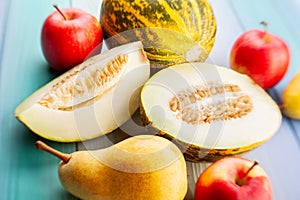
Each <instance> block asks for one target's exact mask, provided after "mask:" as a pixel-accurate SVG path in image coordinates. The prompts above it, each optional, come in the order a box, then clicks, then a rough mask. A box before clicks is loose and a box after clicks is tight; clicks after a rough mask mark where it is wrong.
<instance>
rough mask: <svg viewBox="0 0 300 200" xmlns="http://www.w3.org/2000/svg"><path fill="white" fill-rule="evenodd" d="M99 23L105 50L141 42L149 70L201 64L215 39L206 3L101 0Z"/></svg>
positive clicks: (195, 0) (201, 0)
mask: <svg viewBox="0 0 300 200" xmlns="http://www.w3.org/2000/svg"><path fill="white" fill-rule="evenodd" d="M100 23H101V26H102V28H103V32H104V38H105V43H106V45H107V47H108V48H112V47H115V46H118V45H120V44H124V43H128V42H133V41H142V43H143V46H144V50H145V51H146V53H147V57H148V59H149V60H150V62H151V67H152V68H163V67H167V66H170V65H174V64H179V63H184V62H193V61H205V60H206V59H207V57H208V55H209V53H210V52H211V49H212V48H213V45H214V42H215V36H216V20H215V16H214V13H213V10H212V8H211V6H210V4H209V2H208V1H207V0H184V1H183V0H103V2H102V5H101V11H100Z"/></svg>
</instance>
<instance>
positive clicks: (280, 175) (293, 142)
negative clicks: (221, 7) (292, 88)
mask: <svg viewBox="0 0 300 200" xmlns="http://www.w3.org/2000/svg"><path fill="white" fill-rule="evenodd" d="M231 2H232V6H233V10H234V11H235V13H236V17H237V18H238V19H239V21H240V23H241V24H240V26H241V28H243V31H246V30H249V29H252V28H261V27H259V26H260V25H259V22H260V21H261V20H266V21H268V22H269V24H270V27H269V31H270V32H272V33H274V34H276V35H278V36H280V37H282V38H283V39H284V40H285V41H286V42H287V43H288V44H289V46H290V48H291V53H292V58H293V60H292V63H291V66H290V69H289V71H288V73H287V75H286V76H285V77H284V79H283V80H282V81H281V82H280V83H279V84H278V85H276V87H274V89H272V90H270V91H269V92H270V95H271V96H272V97H273V98H274V99H275V100H276V101H277V102H278V104H280V94H281V92H282V90H283V89H284V88H285V86H286V84H287V82H288V81H289V80H290V78H291V76H292V75H293V74H294V72H295V69H297V68H299V67H298V66H299V64H300V63H299V59H298V58H297V56H296V55H298V54H299V53H300V52H299V45H298V44H299V43H298V42H297V40H298V38H296V37H295V34H294V33H293V32H292V31H290V30H291V29H290V25H289V24H290V23H291V22H290V21H289V20H288V19H287V16H283V13H285V14H284V15H287V14H286V11H287V8H289V7H292V4H293V3H295V2H294V1H285V2H284V3H282V1H281V2H279V1H275V2H274V1H273V0H266V1H258V0H251V1H248V0H243V1H242V0H234V1H231ZM295 10H296V9H295ZM289 14H290V13H289ZM294 15H296V13H294ZM298 15H299V14H298ZM233 26H234V25H233ZM294 26H296V24H295V25H294ZM294 28H295V27H294ZM292 29H293V28H292ZM233 34H234V33H233ZM237 35H238V34H236V36H237ZM233 41H234V40H233ZM291 123H293V124H294V125H296V126H297V128H295V127H294V128H293V126H291ZM299 128H300V127H299V121H292V122H291V121H290V120H288V119H286V118H285V117H284V118H283V123H282V126H281V129H280V130H279V131H278V133H277V134H276V135H275V137H274V138H272V139H271V140H270V141H269V142H267V143H266V144H264V145H262V146H261V147H259V148H257V149H256V150H254V151H253V152H251V153H249V154H247V155H245V156H246V157H248V158H250V159H258V160H261V165H262V166H263V167H264V169H265V170H266V171H267V173H268V174H269V176H270V179H271V181H272V185H273V189H274V195H275V196H274V199H298V198H299V194H300V192H299V190H298V189H297V186H295V185H291V184H290V183H291V182H294V183H296V182H297V180H299V178H300V173H299V170H298V169H299V167H300V162H299V159H300V157H299V153H300V152H299V141H298V140H297V137H296V135H295V134H296V133H295V131H299V130H300V129H299ZM287 163H288V164H287ZM285 169H287V170H285Z"/></svg>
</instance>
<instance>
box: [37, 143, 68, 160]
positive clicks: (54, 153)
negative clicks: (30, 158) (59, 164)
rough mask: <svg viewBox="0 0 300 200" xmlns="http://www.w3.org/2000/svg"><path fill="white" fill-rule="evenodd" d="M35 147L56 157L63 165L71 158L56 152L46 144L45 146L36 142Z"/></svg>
mask: <svg viewBox="0 0 300 200" xmlns="http://www.w3.org/2000/svg"><path fill="white" fill-rule="evenodd" d="M35 146H36V148H37V149H41V150H43V151H46V152H48V153H51V154H52V155H54V156H56V157H58V158H59V159H61V160H62V161H63V162H64V163H67V162H68V161H69V160H70V158H71V155H70V154H65V153H62V152H60V151H57V150H56V149H53V148H52V147H50V146H48V145H47V144H45V143H44V142H42V141H37V142H36V143H35Z"/></svg>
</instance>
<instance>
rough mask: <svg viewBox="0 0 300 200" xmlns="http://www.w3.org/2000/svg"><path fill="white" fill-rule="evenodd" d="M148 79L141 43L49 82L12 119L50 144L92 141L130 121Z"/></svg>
mask: <svg viewBox="0 0 300 200" xmlns="http://www.w3.org/2000/svg"><path fill="white" fill-rule="evenodd" d="M149 76H150V64H149V60H148V59H147V57H146V54H145V52H144V51H143V45H142V43H141V42H134V43H129V44H126V45H123V46H119V47H116V48H114V49H111V50H109V51H106V52H103V53H102V54H99V55H96V56H94V57H91V58H89V59H87V60H86V61H84V62H83V63H82V64H80V65H78V66H76V67H74V68H73V69H71V70H69V71H68V72H66V73H64V74H62V75H60V76H59V77H57V78H56V79H54V80H52V81H51V82H49V83H48V84H46V85H45V86H44V87H42V88H41V89H39V90H38V91H36V92H35V93H33V94H32V95H31V96H30V97H28V98H27V99H26V100H25V101H24V102H22V103H21V104H20V105H19V106H18V107H17V108H16V110H15V116H16V117H17V118H18V119H19V120H20V121H21V122H23V123H24V124H25V125H26V126H28V127H29V128H30V129H31V130H32V131H33V132H35V133H36V134H38V135H40V136H42V137H44V138H47V139H50V140H55V141H60V142H74V141H83V140H87V139H91V138H95V137H98V136H101V135H103V134H106V133H109V132H111V131H113V130H114V129H116V128H118V127H119V126H121V125H122V124H123V123H125V122H126V121H127V120H128V119H130V118H131V116H132V115H133V113H134V112H135V111H136V110H137V108H138V107H139V102H140V101H139V100H140V98H139V97H140V89H141V87H142V86H143V84H144V83H145V82H146V81H147V80H148V78H149Z"/></svg>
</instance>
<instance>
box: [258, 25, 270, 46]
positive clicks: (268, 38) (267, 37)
mask: <svg viewBox="0 0 300 200" xmlns="http://www.w3.org/2000/svg"><path fill="white" fill-rule="evenodd" d="M260 24H261V25H263V27H264V29H265V35H264V41H265V42H266V43H269V42H271V38H270V36H269V34H268V28H269V27H268V23H267V22H265V21H261V22H260Z"/></svg>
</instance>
